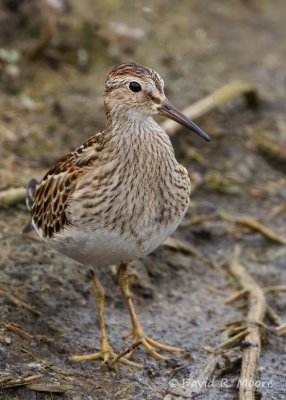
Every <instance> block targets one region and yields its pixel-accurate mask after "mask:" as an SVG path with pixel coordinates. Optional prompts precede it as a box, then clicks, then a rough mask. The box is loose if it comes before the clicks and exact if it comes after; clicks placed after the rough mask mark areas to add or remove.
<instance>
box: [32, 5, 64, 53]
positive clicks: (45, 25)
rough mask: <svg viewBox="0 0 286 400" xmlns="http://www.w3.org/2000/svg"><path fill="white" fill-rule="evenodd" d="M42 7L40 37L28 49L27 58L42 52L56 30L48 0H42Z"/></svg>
mask: <svg viewBox="0 0 286 400" xmlns="http://www.w3.org/2000/svg"><path fill="white" fill-rule="evenodd" d="M40 7H41V9H40V13H41V22H42V30H41V34H40V38H39V39H38V40H37V41H36V42H35V43H34V44H33V45H32V46H30V47H29V48H28V49H26V51H25V53H26V58H27V60H31V59H33V58H35V57H36V56H37V55H38V54H39V53H41V52H42V50H43V49H44V48H45V47H47V46H48V44H49V43H50V42H51V40H52V38H53V37H54V35H55V31H56V28H55V23H54V19H53V17H52V13H51V10H50V7H49V6H48V4H47V2H46V0H41V3H40Z"/></svg>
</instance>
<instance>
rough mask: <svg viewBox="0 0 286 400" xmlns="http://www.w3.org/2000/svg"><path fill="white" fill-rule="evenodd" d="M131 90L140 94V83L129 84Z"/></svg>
mask: <svg viewBox="0 0 286 400" xmlns="http://www.w3.org/2000/svg"><path fill="white" fill-rule="evenodd" d="M129 89H130V90H132V92H135V93H138V92H140V91H141V90H142V88H141V85H140V83H138V82H130V83H129Z"/></svg>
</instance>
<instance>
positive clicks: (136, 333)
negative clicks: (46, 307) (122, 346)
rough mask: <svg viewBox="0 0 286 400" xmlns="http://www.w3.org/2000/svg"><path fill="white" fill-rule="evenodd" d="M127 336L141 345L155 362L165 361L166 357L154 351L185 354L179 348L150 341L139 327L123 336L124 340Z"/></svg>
mask: <svg viewBox="0 0 286 400" xmlns="http://www.w3.org/2000/svg"><path fill="white" fill-rule="evenodd" d="M129 336H132V337H133V341H134V343H138V342H140V343H141V344H142V345H143V347H144V349H145V350H146V352H147V353H148V354H149V355H150V356H151V357H153V358H155V359H156V360H166V358H167V357H165V356H162V354H159V353H158V351H156V350H154V349H157V350H162V351H168V352H177V353H184V352H185V350H183V349H181V348H180V347H175V346H169V345H167V344H163V343H160V342H158V341H157V340H154V339H151V338H150V337H148V336H146V335H145V333H144V331H143V330H142V328H141V327H140V326H139V327H135V328H134V329H133V330H132V331H131V332H129V333H128V334H127V335H125V336H124V339H126V338H128V337H129ZM133 351H134V350H133ZM133 351H131V352H130V353H128V355H127V357H129V356H130V355H131V354H132V353H133Z"/></svg>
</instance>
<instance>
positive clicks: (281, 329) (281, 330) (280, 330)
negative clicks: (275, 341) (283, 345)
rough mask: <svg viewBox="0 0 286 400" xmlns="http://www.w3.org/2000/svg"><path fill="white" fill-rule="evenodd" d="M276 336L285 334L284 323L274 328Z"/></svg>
mask: <svg viewBox="0 0 286 400" xmlns="http://www.w3.org/2000/svg"><path fill="white" fill-rule="evenodd" d="M275 331H276V333H277V335H278V336H282V335H286V323H285V324H282V325H280V326H277V327H276V328H275Z"/></svg>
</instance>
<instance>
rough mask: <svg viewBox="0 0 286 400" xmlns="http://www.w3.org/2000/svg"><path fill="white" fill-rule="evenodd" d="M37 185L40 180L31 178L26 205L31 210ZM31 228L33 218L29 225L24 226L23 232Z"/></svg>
mask: <svg viewBox="0 0 286 400" xmlns="http://www.w3.org/2000/svg"><path fill="white" fill-rule="evenodd" d="M37 185H38V181H37V180H36V179H34V178H33V179H31V180H30V182H29V183H28V185H27V195H26V206H27V208H28V210H29V211H31V209H32V205H33V202H34V197H35V192H36V187H37ZM31 230H33V225H32V220H30V221H29V222H28V223H27V225H26V226H25V227H24V229H23V231H22V233H28V232H30V231H31Z"/></svg>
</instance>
